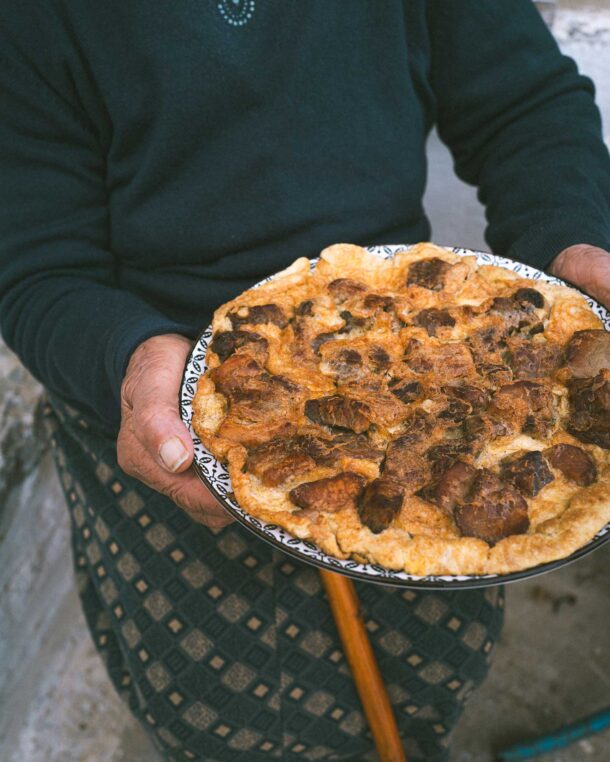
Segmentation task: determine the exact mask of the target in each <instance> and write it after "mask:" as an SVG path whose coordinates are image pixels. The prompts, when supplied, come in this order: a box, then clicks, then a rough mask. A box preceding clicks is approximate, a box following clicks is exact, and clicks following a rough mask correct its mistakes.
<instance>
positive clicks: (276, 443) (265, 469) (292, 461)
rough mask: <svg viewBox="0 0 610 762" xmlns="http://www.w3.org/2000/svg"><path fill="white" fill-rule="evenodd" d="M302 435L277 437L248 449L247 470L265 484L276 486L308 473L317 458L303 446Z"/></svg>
mask: <svg viewBox="0 0 610 762" xmlns="http://www.w3.org/2000/svg"><path fill="white" fill-rule="evenodd" d="M302 445H303V443H302V442H301V441H300V437H289V438H285V437H277V438H275V439H272V440H271V441H270V442H265V443H264V444H261V445H258V446H257V447H253V448H251V449H250V450H249V451H248V459H247V460H246V471H248V472H250V473H251V474H254V475H255V476H258V478H259V479H260V480H261V481H262V483H263V484H265V485H267V486H269V487H275V486H276V485H278V484H281V483H282V482H284V481H286V479H288V478H290V477H294V476H298V475H299V474H304V473H307V472H308V471H311V469H312V468H314V467H315V465H316V462H315V460H314V459H313V458H312V457H311V456H310V455H308V454H307V453H306V452H305V451H304V448H303V446H302Z"/></svg>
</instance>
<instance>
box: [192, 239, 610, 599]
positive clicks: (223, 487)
mask: <svg viewBox="0 0 610 762" xmlns="http://www.w3.org/2000/svg"><path fill="white" fill-rule="evenodd" d="M409 248H411V247H410V246H400V245H393V246H370V247H368V248H367V251H369V252H370V253H372V254H375V255H376V256H379V257H383V258H384V259H389V258H391V257H393V256H394V254H396V253H397V252H399V251H405V250H406V249H409ZM448 251H453V252H454V253H455V254H459V255H460V256H466V255H471V256H472V255H473V256H475V257H476V258H477V262H478V264H481V265H483V264H485V265H497V266H499V267H505V268H507V269H509V270H513V271H514V272H516V273H519V275H521V276H523V277H524V278H532V279H533V280H544V281H548V282H549V283H557V284H560V285H569V284H566V283H565V282H564V281H562V280H560V279H559V278H554V277H552V276H550V275H547V274H546V273H543V272H541V271H540V270H537V269H536V268H535V267H531V266H530V265H526V264H523V263H522V262H515V261H513V260H512V259H506V258H504V257H498V256H495V255H494V254H487V253H485V252H479V251H471V250H470V249H461V248H448ZM316 261H317V260H315V259H312V260H311V264H312V267H313V266H314V265H315V263H316ZM273 277H274V276H270V277H268V278H265V279H264V280H262V281H261V282H260V283H258V284H257V286H258V285H261V284H262V283H266V282H267V281H269V280H271V279H272V278H273ZM255 288H256V286H255ZM586 299H587V302H588V303H589V305H590V306H591V308H592V310H593V312H594V313H595V314H596V315H597V316H598V317H599V318H600V319H601V320H602V321H603V323H604V326H605V328H606V330H608V331H610V313H609V312H608V311H607V310H606V309H604V308H603V307H602V306H601V305H599V304H598V303H597V302H595V301H594V300H593V299H591V298H590V297H586ZM211 338H212V326H211V325H210V326H208V327H207V328H206V329H205V330H204V331H203V332H202V334H201V335H200V336H199V338H198V339H197V342H196V344H195V346H194V348H193V350H192V352H191V354H190V357H189V358H188V360H187V363H186V366H185V369H184V375H183V378H182V388H181V390H180V414H181V416H182V420H183V421H184V423H185V424H186V426H187V427H188V429H189V431H190V433H191V436H192V438H193V444H194V447H195V459H194V463H193V467H194V469H195V471H196V473H197V474H198V476H199V477H200V479H201V480H202V481H203V482H204V484H205V485H206V486H207V487H208V489H210V490H211V492H212V493H213V494H214V495H215V496H216V498H217V499H218V500H219V501H220V503H221V504H222V505H223V506H224V507H225V508H226V509H227V510H228V511H229V513H230V514H231V515H232V516H233V517H234V518H235V519H236V520H237V521H239V522H240V523H241V524H243V525H244V526H245V527H247V528H248V529H249V530H250V531H252V532H254V533H255V534H256V535H258V536H259V537H261V538H262V539H263V540H266V541H267V542H269V543H271V544H272V545H274V546H275V547H277V548H280V549H281V550H282V551H284V552H285V553H287V554H288V555H291V556H293V557H295V558H297V559H299V560H301V561H306V562H307V563H310V564H313V565H314V566H318V567H320V568H324V569H330V570H332V571H336V572H340V573H342V574H346V575H348V576H350V577H353V578H355V579H360V580H363V581H367V582H379V583H382V584H385V585H396V586H399V587H412V588H424V589H457V588H476V587H485V586H489V585H498V584H503V583H505V582H513V581H516V580H519V579H525V578H527V577H533V576H536V575H538V574H543V573H545V572H548V571H551V570H552V569H557V568H559V567H560V566H564V565H565V564H568V563H571V562H572V561H575V560H576V559H578V558H582V557H583V556H585V555H587V554H588V553H591V552H592V551H593V550H595V549H596V548H598V547H600V546H601V545H603V544H604V543H605V542H607V541H608V540H610V524H607V525H606V526H605V527H604V528H603V529H602V530H601V531H600V532H598V533H597V534H596V535H595V537H594V538H593V539H592V540H591V541H590V542H589V543H587V545H585V546H584V547H582V548H580V549H579V550H577V551H575V552H574V553H572V554H571V555H569V556H567V557H566V558H562V559H560V560H558V561H553V562H551V563H546V564H540V565H539V566H535V567H533V568H531V569H526V570H525V571H521V572H514V573H512V574H486V575H450V574H443V575H429V576H415V575H412V574H407V573H406V572H402V571H394V570H392V569H386V568H384V567H382V566H378V565H376V564H363V563H358V562H357V561H351V560H344V559H340V558H335V557H333V556H329V555H327V554H326V553H324V551H322V550H321V549H320V548H318V547H317V545H314V544H313V543H312V542H308V541H307V540H299V539H297V538H296V537H293V536H292V535H291V534H290V533H289V532H288V531H286V530H285V529H283V528H282V527H280V526H277V525H276V524H269V523H267V522H265V521H261V520H260V519H257V518H255V517H254V516H251V515H250V514H249V513H246V512H245V511H244V510H242V508H240V506H239V505H238V504H237V502H236V501H235V498H234V496H233V493H232V491H231V480H230V478H229V473H228V471H227V469H226V468H225V466H224V465H223V464H222V463H220V462H219V461H218V460H216V458H215V457H214V456H213V455H212V454H211V453H210V452H209V451H208V450H207V449H206V448H205V447H204V446H203V444H202V443H201V440H200V439H199V438H198V437H197V435H196V434H195V432H194V431H193V428H192V425H191V419H192V415H193V407H192V403H193V397H194V395H195V390H196V387H197V381H198V379H199V376H200V375H201V374H202V373H204V372H205V370H206V367H207V365H206V359H205V358H206V352H207V347H208V344H209V342H210V339H211Z"/></svg>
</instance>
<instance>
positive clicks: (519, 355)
mask: <svg viewBox="0 0 610 762" xmlns="http://www.w3.org/2000/svg"><path fill="white" fill-rule="evenodd" d="M507 344H508V363H509V365H510V366H511V368H512V371H513V374H514V376H515V378H542V377H543V376H552V375H553V373H554V372H555V371H556V370H557V368H558V367H559V363H560V360H561V354H562V349H561V347H560V346H559V344H556V343H555V342H552V341H536V342H534V341H531V340H530V339H524V338H522V337H518V336H510V337H509V338H508V339H507Z"/></svg>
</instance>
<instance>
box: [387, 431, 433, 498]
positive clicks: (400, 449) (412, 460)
mask: <svg viewBox="0 0 610 762" xmlns="http://www.w3.org/2000/svg"><path fill="white" fill-rule="evenodd" d="M429 470H430V467H429V465H428V462H427V460H426V459H425V458H424V457H423V455H421V454H420V452H418V450H417V448H414V447H413V441H412V439H411V437H410V436H408V435H407V436H402V437H398V438H397V439H394V440H393V441H392V442H390V444H389V445H388V449H387V450H386V456H385V462H384V464H383V475H384V476H387V477H390V478H391V479H393V480H394V481H397V482H400V483H401V484H402V485H403V486H404V487H405V490H406V491H407V492H410V493H413V492H415V490H416V489H418V488H419V487H421V486H422V484H425V482H426V480H427V478H428V473H429Z"/></svg>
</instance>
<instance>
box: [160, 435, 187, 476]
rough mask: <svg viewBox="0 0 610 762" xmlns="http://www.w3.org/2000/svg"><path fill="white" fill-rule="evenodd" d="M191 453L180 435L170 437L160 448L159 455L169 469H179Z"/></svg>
mask: <svg viewBox="0 0 610 762" xmlns="http://www.w3.org/2000/svg"><path fill="white" fill-rule="evenodd" d="M188 456H189V454H188V452H187V449H186V447H185V446H184V445H183V444H182V442H181V441H180V440H179V439H178V437H170V438H169V439H166V440H165V442H163V444H162V445H161V447H160V448H159V457H160V458H161V460H162V461H163V464H164V465H165V467H166V468H167V469H168V470H169V471H177V470H178V469H179V468H180V466H181V465H182V464H183V463H184V461H185V460H186V459H187V458H188Z"/></svg>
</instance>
